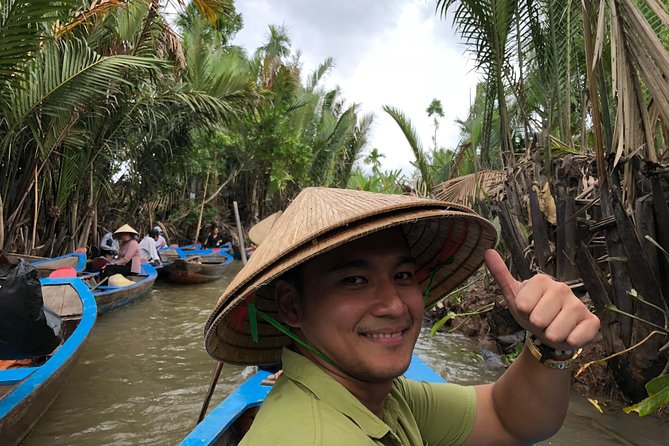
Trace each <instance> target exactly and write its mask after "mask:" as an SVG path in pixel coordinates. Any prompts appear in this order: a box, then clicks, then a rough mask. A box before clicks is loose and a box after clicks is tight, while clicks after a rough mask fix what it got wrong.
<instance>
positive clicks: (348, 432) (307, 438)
mask: <svg viewBox="0 0 669 446" xmlns="http://www.w3.org/2000/svg"><path fill="white" fill-rule="evenodd" d="M282 361H283V375H281V377H280V378H279V379H278V380H277V383H276V385H275V387H274V388H273V389H272V391H271V392H270V393H269V395H268V396H267V399H266V400H265V402H264V403H263V405H262V407H261V408H260V412H258V416H257V417H256V419H255V421H254V422H253V425H252V427H251V430H250V431H249V432H248V433H247V434H246V436H245V437H244V439H243V440H242V442H241V445H245V446H248V445H253V446H265V445H277V446H335V445H336V446H340V445H343V446H357V445H385V446H390V445H393V446H426V445H429V446H436V445H458V444H461V443H462V442H463V441H464V440H465V439H466V438H467V436H468V435H469V433H470V432H471V430H472V427H473V425H474V421H475V418H476V394H475V392H474V388H473V387H463V386H458V385H455V384H443V383H438V384H437V383H426V382H417V381H411V380H408V379H406V378H397V379H395V380H394V382H393V387H392V390H391V391H390V394H389V395H388V397H387V398H386V401H385V412H384V416H383V421H382V420H380V419H379V418H378V417H377V416H376V415H374V414H373V413H372V412H370V411H369V410H368V409H367V408H366V407H365V406H364V405H363V404H362V403H361V402H360V401H359V400H358V399H357V398H356V397H355V396H353V394H351V393H350V392H349V391H348V390H346V388H344V386H342V385H341V384H339V383H338V382H337V381H335V380H334V379H333V378H332V377H330V375H328V374H327V373H325V372H324V371H323V370H322V369H321V368H320V367H318V366H317V365H316V364H314V363H313V362H311V361H310V360H309V359H307V358H305V357H304V356H302V355H300V354H298V353H295V352H293V351H291V350H288V349H284V351H283V356H282ZM241 445H240V446H241Z"/></svg>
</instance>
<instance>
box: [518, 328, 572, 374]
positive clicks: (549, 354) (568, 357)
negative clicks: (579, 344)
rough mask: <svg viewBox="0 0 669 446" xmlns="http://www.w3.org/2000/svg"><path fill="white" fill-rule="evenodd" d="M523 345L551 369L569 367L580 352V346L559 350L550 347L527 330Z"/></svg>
mask: <svg viewBox="0 0 669 446" xmlns="http://www.w3.org/2000/svg"><path fill="white" fill-rule="evenodd" d="M525 345H526V346H527V349H528V350H529V351H530V353H532V356H534V357H535V358H536V359H537V360H538V361H539V362H540V363H542V364H543V365H545V366H547V367H550V368H552V369H557V370H564V369H568V368H569V367H571V363H572V362H573V361H574V359H576V358H577V357H578V355H580V354H581V352H582V351H583V349H582V348H579V349H578V350H575V351H574V350H560V349H557V348H553V347H550V346H548V345H546V344H544V343H542V342H541V340H540V339H539V338H537V337H536V336H534V335H533V334H532V333H530V332H529V331H528V332H527V336H526V338H525Z"/></svg>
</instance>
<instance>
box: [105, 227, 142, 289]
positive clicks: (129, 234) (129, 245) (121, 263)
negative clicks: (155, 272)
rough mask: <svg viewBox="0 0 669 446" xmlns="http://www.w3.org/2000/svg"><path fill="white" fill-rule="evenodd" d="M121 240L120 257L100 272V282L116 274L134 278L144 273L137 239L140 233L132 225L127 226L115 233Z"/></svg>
mask: <svg viewBox="0 0 669 446" xmlns="http://www.w3.org/2000/svg"><path fill="white" fill-rule="evenodd" d="M114 237H115V238H118V239H119V241H120V242H119V249H118V256H117V257H116V258H114V259H112V260H111V261H109V263H107V264H106V265H105V266H104V267H103V268H102V271H101V272H100V280H103V279H105V278H106V277H110V276H113V275H114V274H123V275H124V276H134V275H137V274H139V273H140V272H141V271H142V266H141V259H140V248H139V242H138V241H137V237H139V233H138V232H137V231H135V230H134V229H133V228H132V227H131V226H130V225H128V224H125V225H123V226H121V227H120V228H118V229H117V230H116V231H115V232H114Z"/></svg>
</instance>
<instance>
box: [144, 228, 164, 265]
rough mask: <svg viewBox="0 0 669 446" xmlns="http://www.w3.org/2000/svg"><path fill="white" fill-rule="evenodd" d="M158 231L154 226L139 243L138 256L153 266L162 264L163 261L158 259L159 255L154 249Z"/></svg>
mask: <svg viewBox="0 0 669 446" xmlns="http://www.w3.org/2000/svg"><path fill="white" fill-rule="evenodd" d="M159 235H160V234H158V231H156V228H151V229H150V230H149V233H148V234H146V237H144V238H143V239H142V241H141V242H140V243H139V251H140V253H139V258H140V259H141V260H142V262H148V263H150V264H151V265H153V266H162V265H163V262H162V261H161V260H160V255H159V254H158V250H157V249H156V247H157V243H158V236H159Z"/></svg>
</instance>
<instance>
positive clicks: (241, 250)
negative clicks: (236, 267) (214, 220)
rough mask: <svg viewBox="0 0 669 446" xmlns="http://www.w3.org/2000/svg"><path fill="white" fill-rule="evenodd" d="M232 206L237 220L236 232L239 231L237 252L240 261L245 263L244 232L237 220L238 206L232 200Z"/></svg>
mask: <svg viewBox="0 0 669 446" xmlns="http://www.w3.org/2000/svg"><path fill="white" fill-rule="evenodd" d="M232 206H233V207H234V208H235V220H236V221H237V232H238V233H239V253H240V255H241V256H242V263H243V264H244V265H246V247H245V246H244V232H243V231H242V223H241V221H240V220H239V208H238V207H237V202H236V201H233V202H232Z"/></svg>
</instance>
